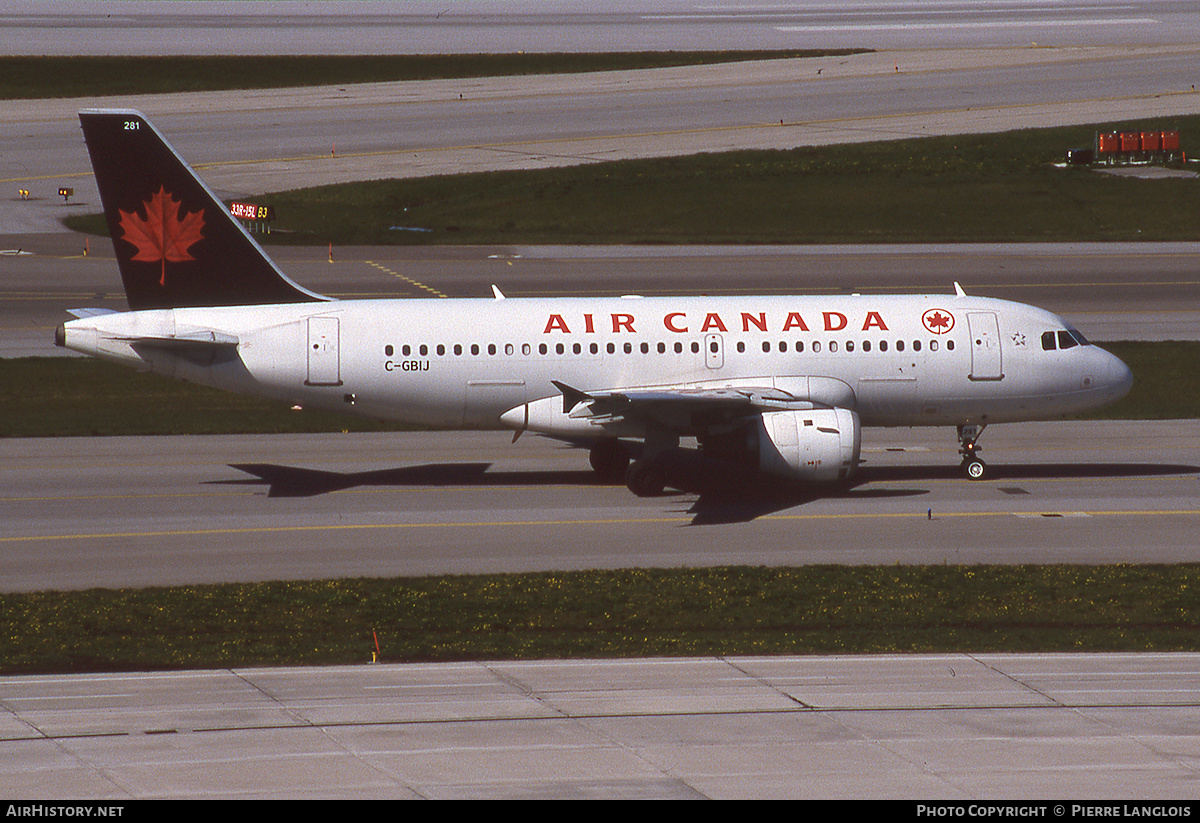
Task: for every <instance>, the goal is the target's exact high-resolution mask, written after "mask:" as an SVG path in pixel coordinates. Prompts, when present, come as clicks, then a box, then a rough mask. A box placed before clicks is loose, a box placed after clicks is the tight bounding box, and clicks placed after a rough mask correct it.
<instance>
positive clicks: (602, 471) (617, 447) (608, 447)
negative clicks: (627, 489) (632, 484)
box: [588, 440, 629, 483]
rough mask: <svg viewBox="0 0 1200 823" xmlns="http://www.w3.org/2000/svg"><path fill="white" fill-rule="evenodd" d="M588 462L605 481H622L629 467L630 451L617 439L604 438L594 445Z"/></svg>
mask: <svg viewBox="0 0 1200 823" xmlns="http://www.w3.org/2000/svg"><path fill="white" fill-rule="evenodd" d="M588 462H590V463H591V464H592V469H593V470H594V471H595V472H596V475H597V476H598V477H599V478H600V479H601V480H602V481H603V482H605V483H620V482H621V480H622V479H623V478H624V477H625V472H626V470H627V469H628V468H629V452H628V451H627V450H626V449H625V447H624V446H622V445H621V444H620V443H618V442H617V441H616V440H602V441H600V442H599V443H597V444H596V445H595V446H592V449H591V451H590V452H589V453H588Z"/></svg>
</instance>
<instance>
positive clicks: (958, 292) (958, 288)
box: [954, 280, 967, 297]
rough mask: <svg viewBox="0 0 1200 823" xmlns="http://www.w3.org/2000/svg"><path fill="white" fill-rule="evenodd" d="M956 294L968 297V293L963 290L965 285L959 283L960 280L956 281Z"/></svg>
mask: <svg viewBox="0 0 1200 823" xmlns="http://www.w3.org/2000/svg"><path fill="white" fill-rule="evenodd" d="M954 294H955V295H956V296H958V297H966V296H967V293H966V292H965V291H963V287H962V286H960V285H958V281H957V280H955V281H954Z"/></svg>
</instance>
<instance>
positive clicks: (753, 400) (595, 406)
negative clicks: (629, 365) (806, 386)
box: [551, 380, 814, 418]
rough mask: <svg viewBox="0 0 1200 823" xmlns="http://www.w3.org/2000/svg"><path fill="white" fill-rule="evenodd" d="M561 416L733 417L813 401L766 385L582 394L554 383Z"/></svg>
mask: <svg viewBox="0 0 1200 823" xmlns="http://www.w3.org/2000/svg"><path fill="white" fill-rule="evenodd" d="M551 382H553V383H554V386H555V387H556V388H557V389H558V390H559V391H561V392H562V400H563V413H564V414H567V415H569V416H571V417H575V418H581V417H616V416H621V417H651V418H652V417H655V416H657V415H658V414H663V413H665V414H677V413H679V412H681V411H695V412H718V413H722V414H725V415H728V416H732V417H742V416H747V415H751V414H758V413H761V412H764V411H779V410H782V409H799V408H813V406H814V404H813V403H812V401H810V400H808V399H805V398H798V397H796V396H795V395H793V394H792V393H790V392H787V391H784V390H783V389H777V388H774V387H769V386H738V387H735V388H728V387H720V388H691V387H685V388H651V389H613V390H607V391H592V392H583V391H580V390H579V389H574V388H572V387H570V386H568V385H566V384H565V383H560V382H558V381H557V380H555V381H551Z"/></svg>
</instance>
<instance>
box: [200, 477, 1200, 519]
mask: <svg viewBox="0 0 1200 823" xmlns="http://www.w3.org/2000/svg"><path fill="white" fill-rule="evenodd" d="M491 466H492V464H491V463H429V464H422V465H415V466H401V467H398V468H391V469H379V470H376V471H367V472H334V471H324V470H320V469H308V468H302V467H298V466H281V465H277V464H273V463H233V464H230V468H234V469H237V470H238V471H241V472H245V473H246V474H249V475H252V477H251V478H246V479H241V480H213V481H209V482H210V483H211V484H214V485H258V486H262V485H265V486H266V487H267V496H268V497H314V496H318V495H323V494H330V493H333V492H339V491H346V490H348V489H354V488H360V487H365V486H377V487H379V486H382V487H386V486H396V487H405V486H435V487H436V486H444V487H452V486H455V487H481V488H482V487H500V486H527V487H534V486H555V485H562V486H598V485H604V484H603V483H602V481H600V480H599V479H598V478H597V477H596V475H595V474H594V473H593V472H591V471H587V470H579V471H499V472H492V471H489V469H490V468H491ZM989 468H990V474H989V475H988V481H987V482H988V484H989V485H992V484H994V483H995V482H996V481H1009V482H1012V481H1021V480H1073V479H1074V480H1082V479H1112V478H1121V477H1131V478H1132V477H1162V476H1168V475H1181V474H1182V475H1188V474H1190V475H1195V474H1200V466H1189V465H1176V464H1164V463H1082V464H1079V463H1039V464H1008V465H1003V464H994V465H992V466H990V467H989ZM935 480H936V481H940V480H954V481H961V482H963V483H967V482H969V481H967V480H965V479H963V478H962V475H961V473H960V472H959V469H958V467H957V466H946V465H937V466H927V465H922V466H862V467H860V468H859V470H858V473H857V474H856V475H855V477H854V480H853V481H851V482H849V483H841V484H821V485H814V484H804V483H798V482H789V481H784V480H778V479H775V478H765V477H761V476H757V477H750V476H745V475H743V476H740V477H738V476H730V475H728V474H725V475H714V474H712V473H697V472H688V471H684V470H679V471H674V472H670V473H669V477H668V484H669V488H668V489H667V490H666V491H664V492H663V495H662V496H663V497H678V496H679V494H680V492H682V493H684V494H688V495H695V501H694V502H693V503H692V504H691V506H690V507H689V508H688V509H687V510H686V511H687V513H689V514H691V515H692V516H693V518H692V521H691V525H696V526H703V525H717V524H721V523H745V522H749V521H752V520H755V519H756V518H759V517H764V516H767V515H770V514H774V513H776V512H780V511H785V510H787V509H793V508H796V507H798V506H804V505H807V504H809V503H812V502H814V501H816V500H823V499H825V500H827V499H844V500H862V501H870V500H873V499H888V498H896V497H915V496H920V495H925V494H929V489H922V488H881V487H880V484H886V483H898V482H928V481H935ZM993 487H995V486H993ZM1000 491H1003V492H1005V493H1008V494H1014V493H1015V494H1021V493H1024V490H1023V489H1020V488H1012V487H1007V488H1000Z"/></svg>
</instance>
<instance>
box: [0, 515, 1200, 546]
mask: <svg viewBox="0 0 1200 823" xmlns="http://www.w3.org/2000/svg"><path fill="white" fill-rule="evenodd" d="M1064 514H1070V515H1071V518H1064V519H1072V518H1075V517H1079V516H1081V515H1086V516H1088V517H1141V516H1147V515H1149V516H1154V517H1162V516H1164V515H1166V516H1169V515H1174V516H1177V517H1179V516H1193V517H1194V516H1198V515H1200V509H1174V510H1156V511H1136V510H1128V511H1071V512H1069V513H1067V512H1013V511H983V512H978V511H977V512H942V513H939V514H938V515H937V517H936V518H934V519H935V520H946V519H950V518H972V517H1041V516H1043V515H1048V517H1047V519H1055V520H1057V519H1059V518H1057V517H1054V515H1064ZM757 519H758V520H764V521H770V520H785V521H800V520H814V521H815V520H851V519H854V520H864V519H873V520H902V519H907V520H922V521H923V520H926V519H927V514H926V513H925V512H902V513H875V514H870V513H867V514H864V513H861V512H856V513H845V514H773V515H766V516H763V517H759V518H757ZM690 521H691V518H690V517H614V518H597V519H581V520H463V521H456V522H450V523H350V524H345V523H338V524H320V525H309V526H254V527H246V528H228V529H166V530H161V531H132V532H93V533H86V534H38V535H23V536H18V537H0V544H4V543H30V542H34V541H39V540H43V541H66V540H103V539H132V538H163V537H214V536H222V535H237V534H287V533H289V532H290V533H297V534H302V533H312V532H334V531H383V530H395V531H404V530H410V529H446V528H493V529H494V528H517V527H525V528H538V527H546V526H611V525H638V524H642V525H652V524H661V523H687V522H690Z"/></svg>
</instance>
